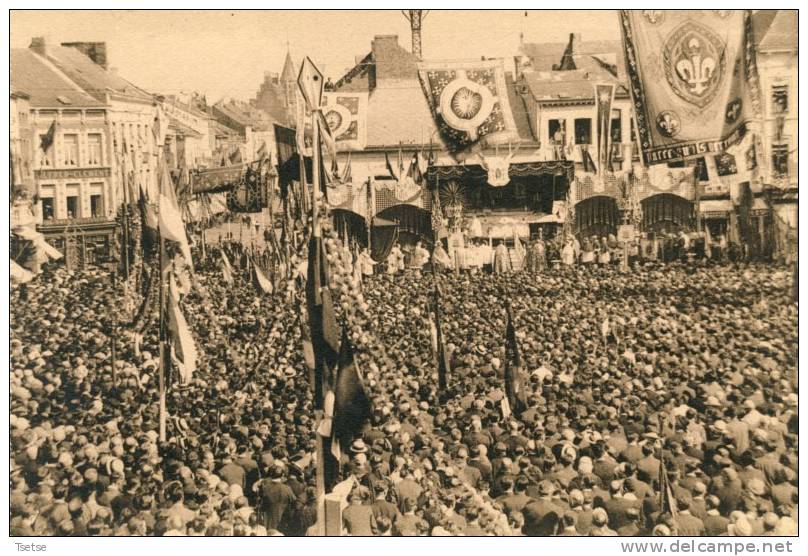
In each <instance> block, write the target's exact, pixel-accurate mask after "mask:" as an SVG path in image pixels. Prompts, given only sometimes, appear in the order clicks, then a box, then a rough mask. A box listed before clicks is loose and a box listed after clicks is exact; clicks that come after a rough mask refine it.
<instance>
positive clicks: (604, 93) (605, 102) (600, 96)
mask: <svg viewBox="0 0 808 556" xmlns="http://www.w3.org/2000/svg"><path fill="white" fill-rule="evenodd" d="M612 102H614V84H613V83H597V84H595V122H597V126H598V127H597V137H598V146H597V157H598V169H599V170H600V173H601V174H602V173H603V172H605V171H606V168H607V167H608V165H609V161H610V158H611V156H610V152H609V151H610V150H611V124H612Z"/></svg>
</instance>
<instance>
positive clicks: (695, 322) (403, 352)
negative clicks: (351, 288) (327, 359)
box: [10, 248, 798, 536]
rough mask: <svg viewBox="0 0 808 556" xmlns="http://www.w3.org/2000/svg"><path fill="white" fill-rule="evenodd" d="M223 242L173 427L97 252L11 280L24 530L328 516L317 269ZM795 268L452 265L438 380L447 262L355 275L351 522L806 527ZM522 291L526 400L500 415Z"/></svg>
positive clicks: (199, 290)
mask: <svg viewBox="0 0 808 556" xmlns="http://www.w3.org/2000/svg"><path fill="white" fill-rule="evenodd" d="M212 250H213V248H211V251H212ZM215 260H217V259H216V258H215V257H214V256H212V255H211V253H208V261H201V262H200V264H199V265H198V269H197V273H196V281H197V286H196V287H195V288H193V289H192V290H191V292H190V293H188V294H187V296H186V297H185V299H184V300H183V310H184V312H185V314H186V316H187V318H188V321H189V324H190V325H191V328H192V330H193V333H194V336H195V339H196V342H197V346H198V348H199V350H198V351H199V354H200V360H199V364H198V369H197V371H196V374H195V375H194V378H193V380H192V381H191V382H190V383H189V384H184V385H180V384H179V383H177V382H176V381H174V380H172V377H169V387H168V400H167V408H168V413H169V415H170V417H169V419H168V434H167V442H166V443H165V444H161V443H160V442H159V437H158V391H157V387H156V384H157V368H158V355H157V353H158V348H157V346H158V337H157V326H156V325H155V324H154V322H152V323H150V324H149V326H146V327H145V332H144V334H143V338H142V341H140V340H139V339H138V341H135V337H134V335H133V334H132V333H131V332H130V331H128V329H127V328H126V326H125V323H117V326H116V327H115V328H113V325H114V324H116V323H115V322H114V319H115V318H117V315H116V307H117V305H116V304H115V303H116V301H115V298H114V297H113V296H112V293H111V288H112V285H111V283H110V282H109V280H108V278H107V276H105V275H104V273H103V272H101V271H98V270H87V271H81V272H78V273H75V274H68V273H67V272H66V271H65V270H64V269H62V268H56V269H46V270H45V272H44V274H43V275H41V276H40V277H39V278H38V279H37V280H36V281H34V282H31V283H29V284H27V285H24V286H21V287H18V288H15V289H13V290H12V292H11V359H10V367H11V368H10V370H11V372H10V379H11V408H10V409H11V431H10V432H11V437H10V442H11V468H10V469H11V492H10V511H11V534H12V535H122V536H127V535H156V536H171V535H191V536H193V535H236V536H264V535H305V534H307V533H308V534H312V533H313V532H314V531H315V529H314V528H313V525H314V524H315V520H316V516H317V500H316V498H317V497H316V489H315V464H314V461H313V454H314V452H315V433H314V430H315V428H316V423H315V422H314V412H313V405H312V394H311V387H310V380H309V373H308V372H307V370H306V365H305V362H304V356H303V351H302V349H301V326H304V324H303V323H301V315H302V314H303V311H302V310H301V300H302V288H301V287H300V280H299V279H298V280H297V281H296V282H295V281H290V283H289V284H287V285H286V291H278V292H276V293H275V294H274V295H271V296H270V295H258V294H257V293H256V290H255V288H254V287H253V285H252V284H251V282H250V281H249V280H247V279H246V277H242V276H237V277H236V281H235V283H234V284H230V283H228V282H226V281H225V280H224V279H223V277H222V273H221V270H220V268H219V267H218V266H217V264H216V263H215V262H211V261H215ZM542 266H543V265H542ZM791 278H792V276H791V273H790V272H789V271H788V270H787V269H784V268H778V267H773V266H764V265H746V266H735V265H724V264H714V263H709V264H701V263H700V264H683V263H679V262H676V263H671V264H667V265H662V264H657V263H652V264H648V265H644V266H640V265H638V266H635V267H633V268H632V270H631V271H629V272H621V271H620V270H619V268H618V267H617V266H615V265H612V266H603V267H597V266H569V267H568V266H564V265H562V266H561V267H560V268H554V269H551V270H550V269H547V270H544V271H543V272H517V273H510V272H503V273H500V274H487V273H478V274H475V275H470V274H466V273H445V274H439V275H438V277H437V279H438V280H439V281H440V290H441V307H442V311H443V318H442V323H443V333H444V336H445V337H446V340H447V344H448V346H447V347H448V350H449V353H450V360H451V371H450V373H449V377H448V389H449V391H448V392H445V393H440V392H438V390H437V380H436V378H435V377H436V365H435V362H434V355H433V353H432V348H431V345H432V340H431V337H430V331H429V330H430V327H429V325H428V319H429V314H430V301H431V299H432V295H433V293H432V292H433V280H434V279H436V278H435V277H434V276H433V275H431V274H430V273H424V274H423V276H422V275H421V274H420V273H418V274H416V273H414V272H407V271H404V272H398V273H391V274H387V273H384V272H381V271H379V270H378V269H377V272H376V273H375V274H373V275H369V276H362V291H363V296H364V300H365V305H364V306H363V307H362V308H361V309H362V310H361V311H360V312H358V313H356V314H354V317H353V318H352V328H351V330H352V335H351V337H352V339H353V340H354V343H355V346H356V353H357V362H358V365H359V368H360V369H361V371H362V375H363V378H364V382H365V387H366V389H367V392H368V395H369V396H370V398H371V399H372V401H373V414H372V417H371V419H370V422H369V423H368V425H367V427H366V429H365V430H364V432H363V433H362V434H361V436H359V437H357V438H356V440H355V441H354V443H353V444H352V445H351V450H350V453H349V454H346V461H345V462H344V465H343V467H342V469H343V477H344V478H348V477H349V476H350V477H353V479H351V481H352V484H353V486H352V488H351V489H350V493H349V495H348V498H349V504H350V505H349V506H348V507H347V508H346V509H345V510H344V512H343V524H344V532H345V534H350V535H434V536H437V535H466V536H471V535H489V534H495V535H523V534H524V535H603V536H605V535H616V534H619V535H650V534H653V535H705V534H706V535H792V534H796V532H797V529H796V527H797V525H796V519H797V481H798V474H797V449H798V436H797V432H798V431H797V421H798V409H797V408H798V403H797V401H798V398H797V349H796V348H797V340H798V337H797V305H796V303H795V302H794V301H793V300H792V298H791V290H790V286H791ZM506 300H507V301H510V302H511V303H512V306H513V311H514V315H515V326H516V330H517V338H518V341H519V345H520V349H521V353H522V357H523V362H524V381H523V382H524V388H525V390H526V401H527V404H526V407H527V408H526V410H525V411H523V412H521V413H519V414H513V415H510V416H507V417H506V416H505V415H504V414H503V404H502V403H501V401H502V399H503V397H504V396H505V389H504V386H503V369H504V363H505V361H504V357H505V349H504V346H505V340H504V333H505V327H506V322H507V316H506V312H505V302H506ZM338 311H339V313H340V320H342V319H343V318H344V317H345V315H346V314H347V313H348V312H349V311H352V310H351V308H350V304H349V303H348V302H347V300H346V298H345V297H344V296H343V297H339V296H338ZM352 314H353V313H352ZM113 330H115V331H116V337H117V341H116V346H115V348H116V352H115V361H114V367H115V369H114V372H113V360H112V359H113V357H112V352H111V349H112V335H113ZM660 462H663V463H662V465H661V464H660ZM660 470H663V471H662V472H663V473H665V475H666V478H667V483H668V484H670V488H671V492H672V497H671V498H670V499H668V500H667V501H666V499H665V497H660V495H659V492H660V484H661V482H663V483H664V482H666V481H664V479H663V477H662V476H661V475H660ZM661 479H663V480H662V481H661Z"/></svg>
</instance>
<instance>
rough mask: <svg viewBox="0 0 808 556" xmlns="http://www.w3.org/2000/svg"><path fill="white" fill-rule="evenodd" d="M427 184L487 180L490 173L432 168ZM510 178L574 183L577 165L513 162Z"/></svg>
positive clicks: (471, 168)
mask: <svg viewBox="0 0 808 556" xmlns="http://www.w3.org/2000/svg"><path fill="white" fill-rule="evenodd" d="M426 176H427V182H428V183H429V184H430V187H431V188H434V187H435V185H436V184H437V183H438V182H442V181H445V180H450V179H461V178H472V179H479V180H486V179H487V178H488V172H487V171H486V170H485V169H484V168H483V167H482V166H480V165H479V164H470V165H467V166H430V167H429V168H428V169H427V173H426ZM508 176H509V177H511V178H513V177H516V176H519V177H525V176H565V177H566V178H567V180H569V181H572V179H573V178H574V177H575V163H574V162H573V161H571V160H547V161H535V162H511V164H510V166H509V168H508Z"/></svg>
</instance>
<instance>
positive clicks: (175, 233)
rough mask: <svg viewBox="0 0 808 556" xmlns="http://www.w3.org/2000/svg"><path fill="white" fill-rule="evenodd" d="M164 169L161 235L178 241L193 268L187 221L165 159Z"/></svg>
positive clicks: (160, 221)
mask: <svg viewBox="0 0 808 556" xmlns="http://www.w3.org/2000/svg"><path fill="white" fill-rule="evenodd" d="M162 169H163V171H162V174H161V178H160V181H161V183H160V212H159V214H158V219H159V223H160V235H161V236H162V238H163V239H167V240H169V241H173V242H175V243H178V244H179V247H180V252H181V253H182V256H183V257H184V258H185V262H186V263H187V264H188V265H189V266H190V267H191V268H193V259H192V258H191V247H190V246H189V245H188V235H187V233H186V232H185V223H184V222H183V220H182V213H181V212H180V207H179V205H178V203H177V197H176V195H175V194H174V185H173V183H172V181H171V176H169V174H168V166H166V164H165V160H163V163H162Z"/></svg>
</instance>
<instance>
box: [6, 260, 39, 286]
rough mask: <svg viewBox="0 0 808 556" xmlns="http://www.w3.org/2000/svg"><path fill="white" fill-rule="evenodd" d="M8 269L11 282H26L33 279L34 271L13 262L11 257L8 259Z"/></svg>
mask: <svg viewBox="0 0 808 556" xmlns="http://www.w3.org/2000/svg"><path fill="white" fill-rule="evenodd" d="M10 267H11V268H10V269H9V270H10V271H11V282H12V283H13V284H26V283H28V282H30V281H31V280H33V278H34V273H33V272H31V271H29V270H27V269H25V268H23V267H21V266H20V265H18V264H17V263H15V262H14V260H13V259H11V260H10Z"/></svg>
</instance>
